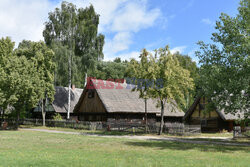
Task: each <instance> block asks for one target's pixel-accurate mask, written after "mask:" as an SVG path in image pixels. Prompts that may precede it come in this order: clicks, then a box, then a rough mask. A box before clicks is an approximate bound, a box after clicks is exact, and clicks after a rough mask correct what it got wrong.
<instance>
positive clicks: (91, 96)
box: [88, 89, 95, 99]
mask: <svg viewBox="0 0 250 167" xmlns="http://www.w3.org/2000/svg"><path fill="white" fill-rule="evenodd" d="M94 96H95V92H94V90H92V89H90V90H89V91H88V98H89V99H90V98H94Z"/></svg>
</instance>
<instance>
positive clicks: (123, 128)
mask: <svg viewBox="0 0 250 167" xmlns="http://www.w3.org/2000/svg"><path fill="white" fill-rule="evenodd" d="M1 122H5V124H8V126H7V128H11V126H13V127H14V126H15V123H16V120H11V119H5V120H4V121H1ZM19 124H20V125H32V126H41V125H42V119H20V121H19ZM45 124H46V126H48V127H62V128H74V129H84V130H105V131H119V132H129V133H144V132H145V124H144V123H142V122H141V121H133V122H126V121H122V120H120V121H108V122H88V121H75V120H61V121H56V120H49V119H47V120H46V121H45ZM5 126H6V125H5ZM2 127H3V126H2ZM159 128H160V123H159V122H150V123H148V126H147V129H148V132H149V133H157V132H158V131H159ZM163 132H164V133H169V134H177V135H188V134H195V133H200V132H201V127H200V126H191V125H184V124H183V123H172V122H171V123H170V122H167V123H165V124H164V126H163Z"/></svg>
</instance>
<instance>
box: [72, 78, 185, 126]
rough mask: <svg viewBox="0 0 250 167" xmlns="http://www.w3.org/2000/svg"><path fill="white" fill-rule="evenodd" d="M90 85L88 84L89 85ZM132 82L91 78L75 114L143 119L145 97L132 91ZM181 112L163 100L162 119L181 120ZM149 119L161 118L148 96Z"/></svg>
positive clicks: (81, 117) (103, 118)
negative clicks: (164, 103) (140, 96)
mask: <svg viewBox="0 0 250 167" xmlns="http://www.w3.org/2000/svg"><path fill="white" fill-rule="evenodd" d="M89 85H91V86H89ZM132 86H133V85H131V84H127V83H125V82H124V83H119V82H110V81H108V82H107V81H103V80H96V79H90V80H89V81H88V84H87V86H86V87H85V89H84V91H83V93H82V95H81V97H80V99H79V101H78V103H77V104H76V106H75V109H74V114H76V115H78V119H79V120H80V121H105V122H106V121H109V120H117V121H119V120H122V121H128V122H133V121H136V120H137V121H138V120H140V121H142V120H145V101H144V99H141V98H139V93H138V92H132V91H131V90H132ZM183 116H184V112H182V111H181V110H179V109H177V107H175V106H174V105H173V104H166V105H165V111H164V119H165V122H181V121H182V117H183ZM147 118H148V122H155V121H157V120H160V108H159V107H157V102H156V101H154V100H152V99H148V100H147Z"/></svg>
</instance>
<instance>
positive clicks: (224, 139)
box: [20, 128, 250, 147]
mask: <svg viewBox="0 0 250 167" xmlns="http://www.w3.org/2000/svg"><path fill="white" fill-rule="evenodd" d="M20 130H24V131H37V132H47V133H61V134H70V135H84V136H96V137H106V138H126V139H137V140H155V141H174V142H182V143H191V144H217V145H228V146H248V147H250V143H233V142H230V141H229V140H230V139H231V138H228V137H202V138H194V137H192V138H174V137H158V136H128V135H125V136H119V135H116V136H113V135H101V134H89V133H81V132H66V131H58V130H48V129H30V128H21V129H20ZM199 139H202V140H199ZM210 139H220V141H208V140H210Z"/></svg>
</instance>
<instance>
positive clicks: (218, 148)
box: [125, 140, 250, 153]
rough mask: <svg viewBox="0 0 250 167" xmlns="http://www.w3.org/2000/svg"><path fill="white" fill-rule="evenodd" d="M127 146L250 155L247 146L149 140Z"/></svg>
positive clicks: (128, 143)
mask: <svg viewBox="0 0 250 167" xmlns="http://www.w3.org/2000/svg"><path fill="white" fill-rule="evenodd" d="M125 144H127V145H130V146H135V147H150V148H159V149H170V150H182V151H185V150H198V151H203V152H226V153H233V152H236V151H241V152H246V153H250V147H247V146H228V145H215V144H192V143H182V142H175V141H162V140H148V141H129V142H125Z"/></svg>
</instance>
